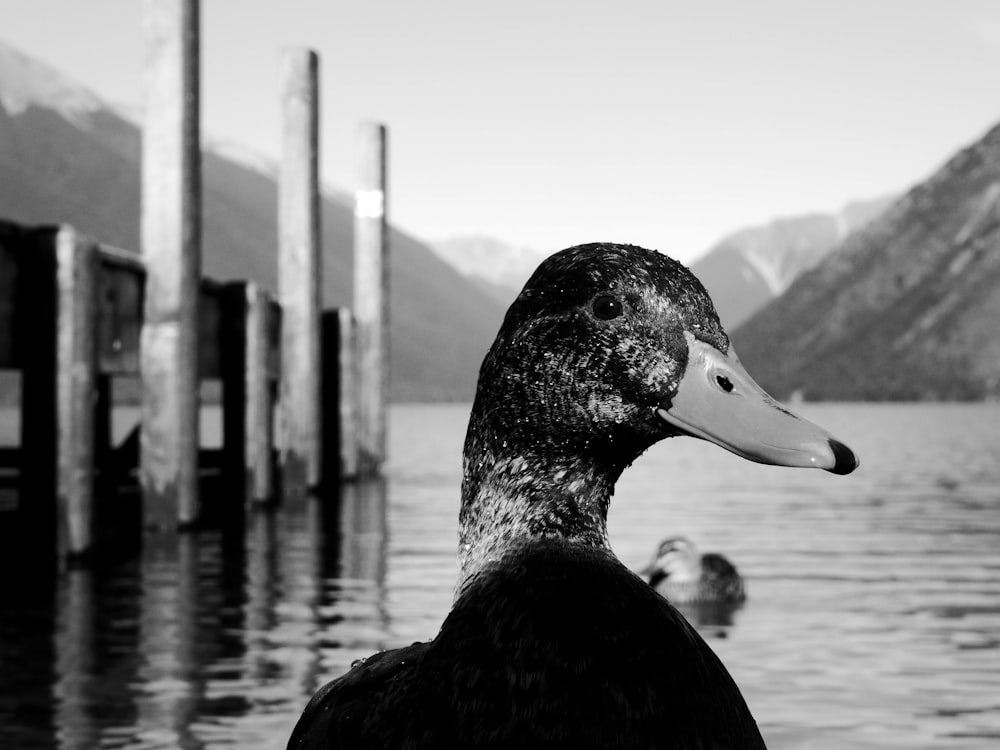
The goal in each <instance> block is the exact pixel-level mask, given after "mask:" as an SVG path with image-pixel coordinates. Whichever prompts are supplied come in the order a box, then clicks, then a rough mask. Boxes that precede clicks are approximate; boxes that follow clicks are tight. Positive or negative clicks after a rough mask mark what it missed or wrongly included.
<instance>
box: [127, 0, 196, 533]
mask: <svg viewBox="0 0 1000 750" xmlns="http://www.w3.org/2000/svg"><path fill="white" fill-rule="evenodd" d="M144 21H145V27H146V61H145V89H146V115H145V122H144V126H143V140H142V232H141V240H142V254H143V257H144V260H145V263H146V273H147V277H146V290H145V305H144V308H145V313H144V320H143V326H142V335H141V343H140V348H141V356H140V359H141V363H140V365H141V371H142V425H143V426H142V448H141V481H142V488H143V502H144V522H145V524H146V526H147V527H156V528H164V529H171V528H175V527H176V526H178V525H182V526H183V525H186V524H190V523H193V522H194V521H195V520H196V519H197V517H198V513H199V505H198V443H199V435H198V361H197V360H198V341H197V337H198V302H199V300H198V297H199V294H198V281H199V277H200V275H201V150H200V142H199V99H200V91H199V26H200V24H199V3H198V1H197V0H145V4H144Z"/></svg>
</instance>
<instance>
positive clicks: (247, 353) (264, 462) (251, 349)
mask: <svg viewBox="0 0 1000 750" xmlns="http://www.w3.org/2000/svg"><path fill="white" fill-rule="evenodd" d="M272 314H273V310H272V302H271V299H270V297H269V296H268V294H267V293H266V292H265V291H264V290H263V289H261V288H260V287H259V286H258V285H257V284H255V283H254V282H252V281H250V282H243V281H234V282H231V283H230V284H228V285H227V287H226V290H225V298H224V304H223V320H222V323H221V326H222V328H221V331H222V337H223V339H222V341H221V346H220V348H221V351H222V392H223V451H224V453H225V455H226V458H225V459H224V466H225V470H226V473H227V475H228V476H227V481H228V482H231V483H232V487H233V492H234V493H236V494H239V495H241V496H242V502H243V503H244V504H246V505H251V504H253V503H263V502H267V501H268V500H270V499H271V498H272V497H273V495H274V467H273V464H272V460H271V442H272V437H273V434H274V425H273V419H272V414H273V408H272V406H273V404H272V388H271V385H272V382H273V381H272V378H273V372H272V368H271V363H270V360H271V342H270V328H271V316H272ZM240 512H242V511H240Z"/></svg>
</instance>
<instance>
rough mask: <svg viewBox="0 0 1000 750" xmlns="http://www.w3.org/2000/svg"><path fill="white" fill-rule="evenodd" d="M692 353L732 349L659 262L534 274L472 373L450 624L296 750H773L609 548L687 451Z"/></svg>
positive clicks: (335, 698)
mask: <svg viewBox="0 0 1000 750" xmlns="http://www.w3.org/2000/svg"><path fill="white" fill-rule="evenodd" d="M602 296H604V297H611V298H612V301H613V303H614V304H611V305H610V306H609V305H607V304H605V305H604V306H599V305H598V304H597V303H598V298H600V297H602ZM604 301H605V303H607V300H606V299H605V300H604ZM608 309H610V310H613V311H614V312H613V313H610V314H608V315H606V316H604V317H602V315H600V314H598V313H599V312H600V311H601V310H608ZM618 313H620V314H618ZM695 340H697V341H701V342H704V343H705V344H708V345H710V346H711V347H713V350H717V351H719V352H722V353H726V351H727V350H728V347H729V341H728V339H727V337H726V334H725V333H724V331H723V330H722V327H721V326H720V325H719V321H718V317H717V316H716V314H715V311H714V309H713V307H712V303H711V301H710V299H709V297H708V295H707V293H706V292H705V290H704V289H703V288H702V286H701V284H700V283H698V281H697V279H695V278H694V276H692V275H691V274H690V273H689V272H688V271H687V269H685V268H684V267H683V266H681V265H680V264H678V263H676V262H675V261H673V260H671V259H669V258H667V257H666V256H664V255H661V254H660V253H656V252H653V251H649V250H644V249H642V248H637V247H633V246H625V245H606V244H595V245H584V246H580V247H575V248H570V249H568V250H564V251H562V252H560V253H557V254H556V255H554V256H552V257H551V258H549V259H548V260H546V261H545V262H544V263H542V265H541V266H540V267H539V268H538V270H537V271H536V273H535V274H534V275H533V276H532V277H531V279H530V280H529V281H528V282H527V284H526V286H525V289H524V291H522V293H521V294H520V296H519V297H518V298H517V300H516V301H515V302H514V304H513V305H512V306H511V308H510V310H509V312H508V314H507V316H506V318H505V320H504V323H503V326H502V328H501V330H500V332H499V334H498V335H497V338H496V341H495V342H494V344H493V346H492V348H491V349H490V351H489V354H488V355H487V356H486V359H485V361H484V362H483V366H482V369H481V371H480V378H479V387H478V391H477V395H476V400H475V403H474V405H473V408H472V414H471V417H470V420H469V429H468V433H467V437H466V442H465V451H464V478H463V485H462V505H461V511H460V516H459V518H460V523H459V526H460V530H459V534H460V540H459V560H460V563H461V573H460V575H459V582H458V586H457V588H456V595H455V601H454V604H453V607H452V610H451V612H450V613H449V614H448V616H447V618H446V619H445V621H444V624H443V625H442V627H441V630H440V632H439V633H438V635H437V636H436V637H435V638H434V640H433V641H430V642H429V643H422V644H414V645H413V646H410V647H408V648H405V649H397V650H394V651H389V652H385V653H382V654H378V655H376V656H373V657H371V658H370V659H368V660H367V661H366V662H365V663H363V664H361V665H358V666H356V667H354V668H353V669H352V670H351V671H349V672H348V673H347V674H346V675H344V676H342V677H341V678H339V679H338V680H335V681H334V682H333V683H330V684H329V685H327V686H326V687H324V688H323V689H321V691H320V692H319V693H318V694H317V695H316V697H314V699H313V700H312V701H311V702H310V704H309V706H308V707H307V708H306V710H305V712H304V714H303V716H302V718H301V720H300V721H299V723H298V725H297V726H296V728H295V731H294V733H293V735H292V737H291V739H290V741H289V748H444V747H476V748H524V747H547V748H595V749H596V748H685V749H694V748H715V749H721V748H733V749H735V748H739V749H740V750H752V749H753V748H763V747H764V743H763V740H762V739H761V736H760V733H759V732H758V730H757V726H756V723H755V722H754V720H753V717H752V716H751V714H750V712H749V710H748V709H747V706H746V703H745V702H744V700H743V698H742V696H741V695H740V692H739V690H738V689H737V687H736V685H735V684H734V682H733V680H732V679H731V678H730V676H729V674H728V673H727V672H726V670H725V668H724V667H723V666H722V664H721V663H720V661H719V660H718V658H717V657H716V656H715V654H714V653H713V652H712V651H711V649H710V648H709V647H708V646H707V645H706V644H705V642H704V641H703V640H702V639H701V637H700V636H699V635H698V634H697V633H696V632H695V631H694V630H693V628H691V627H690V626H689V625H688V624H687V622H686V621H685V620H684V619H683V618H682V617H681V616H680V615H679V614H678V613H677V612H676V611H675V610H674V609H673V608H672V607H671V606H670V605H669V604H668V603H667V602H666V601H665V600H663V599H662V597H660V596H659V595H657V594H656V593H655V592H654V591H653V589H652V588H650V587H649V586H648V585H647V584H646V583H645V582H644V581H643V580H642V579H640V578H639V577H638V576H636V575H635V574H633V573H631V572H630V571H629V570H627V569H626V568H625V567H624V566H623V565H622V564H621V563H620V562H619V561H618V560H617V559H616V558H615V556H614V555H613V553H612V552H611V550H610V548H609V545H608V537H607V525H606V519H607V511H608V506H609V503H610V500H611V496H612V494H613V491H614V485H615V482H616V480H617V479H618V476H619V475H620V474H621V472H622V471H623V470H624V469H625V468H626V467H627V466H628V465H629V464H630V463H632V461H634V460H635V459H636V458H637V457H638V456H639V455H640V454H641V453H642V452H643V451H644V450H645V449H646V448H648V447H649V446H650V445H652V444H653V443H655V442H656V441H658V440H660V439H662V438H664V437H669V436H671V435H676V434H680V433H679V430H678V429H677V428H675V427H673V426H672V425H671V423H670V422H669V421H667V420H666V418H665V417H664V416H663V412H664V410H666V409H669V408H670V406H671V399H673V398H676V393H677V389H678V383H679V382H680V379H681V377H682V376H683V375H684V373H685V367H686V365H687V358H688V352H689V349H690V342H691V341H695ZM658 410H659V416H658ZM844 450H847V449H846V448H844ZM848 453H849V452H848ZM830 456H831V458H829V459H828V460H827V463H830V462H831V461H832V454H830ZM852 460H853V456H852ZM838 465H839V464H838ZM665 481H669V478H665Z"/></svg>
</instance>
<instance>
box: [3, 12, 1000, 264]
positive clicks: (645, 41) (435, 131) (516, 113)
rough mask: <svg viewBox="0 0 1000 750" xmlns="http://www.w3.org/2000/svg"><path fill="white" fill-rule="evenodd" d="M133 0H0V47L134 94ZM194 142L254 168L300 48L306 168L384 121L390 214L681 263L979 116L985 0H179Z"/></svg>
mask: <svg viewBox="0 0 1000 750" xmlns="http://www.w3.org/2000/svg"><path fill="white" fill-rule="evenodd" d="M143 5H144V2H140V0H87V1H86V2H80V1H79V0H31V2H25V1H24V0H0V19H2V20H0V39H3V40H4V41H6V42H7V43H8V44H10V45H12V46H14V47H16V48H18V49H20V50H21V51H22V52H24V53H26V54H29V55H31V56H33V57H37V58H39V59H41V60H44V61H45V62H47V63H49V64H50V65H52V66H54V67H56V68H58V69H60V70H62V71H64V72H66V73H67V74H69V75H71V76H73V77H74V78H75V79H76V80H78V81H79V82H81V83H82V84H84V85H86V86H87V87H89V88H91V89H92V90H93V91H94V92H95V93H97V94H98V95H99V96H100V97H101V98H103V99H105V100H107V101H109V102H112V103H115V104H119V105H125V106H127V107H130V108H133V109H134V108H137V107H139V106H141V103H142V57H143V46H142V44H143V34H142V7H143ZM201 21H202V37H201V44H202V47H201V54H202V129H203V133H204V135H203V137H204V138H205V139H206V140H213V141H224V142H228V143H231V144H238V145H240V146H243V147H246V148H249V149H251V150H254V151H258V152H261V153H262V154H264V155H267V156H270V157H272V158H277V156H278V154H279V152H280V123H281V119H280V118H281V113H280V107H279V75H278V72H279V67H278V60H279V56H280V52H281V50H282V49H283V48H285V47H289V46H293V47H309V48H312V49H314V50H316V51H317V53H318V54H319V58H320V97H321V110H320V117H321V125H320V129H321V130H320V132H321V136H320V137H321V144H320V148H321V179H322V181H323V182H324V184H327V185H331V186H336V187H339V188H342V189H346V190H352V189H353V187H354V184H355V172H356V167H355V158H354V157H355V145H356V133H357V127H358V124H359V123H361V122H363V121H370V120H376V121H381V122H383V123H385V124H386V125H387V127H388V130H389V160H390V161H389V198H388V211H389V217H390V221H392V222H393V223H394V224H395V225H397V226H399V227H400V228H402V229H404V230H406V231H408V232H410V233H411V234H414V235H416V236H418V237H420V238H422V239H425V240H430V241H433V240H435V239H439V238H445V237H450V236H454V235H463V234H478V235H486V236H490V237H495V238H497V239H500V240H503V241H506V242H510V243H513V244H518V245H527V246H530V247H532V248H535V249H537V250H541V251H554V250H557V249H559V248H561V247H566V246H569V245H572V244H576V243H579V242H591V241H617V242H632V243H636V244H641V245H645V246H647V247H653V248H656V249H659V250H661V251H663V252H666V253H667V254H669V255H671V256H673V257H675V258H677V259H679V260H682V261H684V262H688V263H690V262H691V261H692V260H694V259H695V258H697V257H698V256H699V255H701V254H703V253H704V252H705V251H707V250H708V249H709V248H710V246H711V245H712V244H713V243H714V242H716V241H718V240H719V239H720V238H722V237H723V236H725V235H726V234H728V233H730V232H732V231H734V230H737V229H740V228H743V227H746V226H750V225H756V224H762V223H766V222H767V221H770V220H772V219H774V218H777V217H781V216H790V215H796V214H802V213H809V212H814V211H835V210H837V209H839V208H841V207H842V206H843V205H844V204H845V203H847V202H849V201H852V200H857V199H867V198H874V197H880V196H883V195H885V194H889V193H899V192H902V191H904V190H906V189H908V188H909V187H911V186H912V185H914V184H916V183H917V182H919V181H921V180H922V179H924V178H926V177H927V176H929V175H930V174H931V173H932V172H933V171H934V170H935V169H937V168H938V167H939V166H941V164H943V163H944V162H945V161H946V160H947V158H948V157H949V156H950V155H951V154H953V153H954V152H955V151H956V150H957V149H959V148H961V147H962V146H964V145H967V144H969V143H971V142H972V141H974V140H976V139H977V138H978V137H980V136H981V135H982V134H983V133H985V132H986V130H988V129H989V128H990V127H991V126H993V125H994V124H996V123H998V122H1000V3H998V2H993V1H992V0H836V2H833V1H829V2H818V1H816V0H813V1H812V2H802V0H753V1H752V2H747V0H697V1H696V0H688V1H685V2H678V1H676V0H615V1H614V2H610V1H609V2H588V1H587V0H502V1H501V0H496V1H494V2H486V1H485V0H356V1H355V2H351V3H347V2H337V1H335V0H203V2H202V19H201Z"/></svg>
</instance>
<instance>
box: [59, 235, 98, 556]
mask: <svg viewBox="0 0 1000 750" xmlns="http://www.w3.org/2000/svg"><path fill="white" fill-rule="evenodd" d="M55 253H56V281H57V287H58V288H57V300H58V306H57V314H56V382H57V402H56V424H57V425H58V443H57V453H58V459H57V471H58V478H57V480H56V485H57V497H58V501H57V502H58V509H59V524H58V535H59V536H58V539H59V541H58V549H59V551H60V553H61V554H64V555H70V556H80V555H83V554H84V553H86V552H89V551H90V549H91V547H92V546H93V543H94V511H95V507H94V461H95V457H96V450H95V441H96V439H97V429H96V428H97V423H96V420H95V416H96V407H97V406H98V399H97V394H98V391H97V311H98V305H97V289H98V283H97V280H98V255H97V244H96V243H95V242H93V241H91V240H90V239H88V238H86V237H84V236H82V235H81V234H79V233H78V232H77V231H76V230H75V229H73V227H69V226H63V227H60V229H59V231H58V233H57V234H56V247H55ZM102 406H104V405H102Z"/></svg>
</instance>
